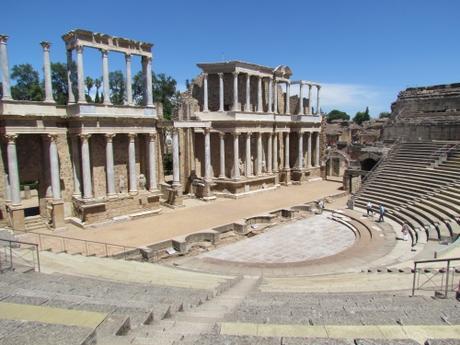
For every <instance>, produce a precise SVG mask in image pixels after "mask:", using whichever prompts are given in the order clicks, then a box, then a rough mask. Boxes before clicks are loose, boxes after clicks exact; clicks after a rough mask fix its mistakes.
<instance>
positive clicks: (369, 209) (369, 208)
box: [366, 201, 374, 217]
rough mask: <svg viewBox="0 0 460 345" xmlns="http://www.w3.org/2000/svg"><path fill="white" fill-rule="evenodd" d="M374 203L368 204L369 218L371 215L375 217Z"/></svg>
mask: <svg viewBox="0 0 460 345" xmlns="http://www.w3.org/2000/svg"><path fill="white" fill-rule="evenodd" d="M372 207H373V206H372V203H371V202H370V201H368V202H367V206H366V210H367V216H368V217H369V215H372V216H374V210H373V209H372Z"/></svg>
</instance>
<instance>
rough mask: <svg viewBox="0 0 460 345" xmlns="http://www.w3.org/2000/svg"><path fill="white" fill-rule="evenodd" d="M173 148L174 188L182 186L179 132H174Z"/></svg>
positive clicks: (176, 130)
mask: <svg viewBox="0 0 460 345" xmlns="http://www.w3.org/2000/svg"><path fill="white" fill-rule="evenodd" d="M172 146H173V184H172V185H173V187H175V186H180V173H179V169H180V161H179V130H178V129H177V128H173V130H172Z"/></svg>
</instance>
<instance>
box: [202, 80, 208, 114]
mask: <svg viewBox="0 0 460 345" xmlns="http://www.w3.org/2000/svg"><path fill="white" fill-rule="evenodd" d="M203 111H204V112H208V111H209V108H208V73H203Z"/></svg>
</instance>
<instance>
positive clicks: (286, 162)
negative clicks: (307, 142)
mask: <svg viewBox="0 0 460 345" xmlns="http://www.w3.org/2000/svg"><path fill="white" fill-rule="evenodd" d="M284 169H286V170H289V169H290V162H289V132H287V133H286V138H285V141H284Z"/></svg>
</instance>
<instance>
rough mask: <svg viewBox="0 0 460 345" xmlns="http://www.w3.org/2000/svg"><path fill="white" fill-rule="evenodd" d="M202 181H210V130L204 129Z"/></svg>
mask: <svg viewBox="0 0 460 345" xmlns="http://www.w3.org/2000/svg"><path fill="white" fill-rule="evenodd" d="M204 179H205V180H206V181H209V180H211V129H210V128H205V129H204Z"/></svg>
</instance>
